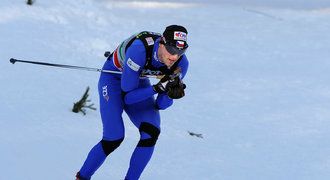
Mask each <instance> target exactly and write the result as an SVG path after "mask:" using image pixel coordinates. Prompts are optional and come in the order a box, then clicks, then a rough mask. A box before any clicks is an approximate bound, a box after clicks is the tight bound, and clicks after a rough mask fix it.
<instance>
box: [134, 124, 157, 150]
mask: <svg viewBox="0 0 330 180" xmlns="http://www.w3.org/2000/svg"><path fill="white" fill-rule="evenodd" d="M139 131H140V134H141V136H142V133H146V134H148V135H149V136H150V138H147V139H141V140H140V141H139V143H138V147H152V146H154V145H155V144H156V142H157V139H158V136H159V134H160V130H159V129H158V128H157V127H155V126H154V125H152V124H150V123H146V122H143V123H141V125H140V127H139Z"/></svg>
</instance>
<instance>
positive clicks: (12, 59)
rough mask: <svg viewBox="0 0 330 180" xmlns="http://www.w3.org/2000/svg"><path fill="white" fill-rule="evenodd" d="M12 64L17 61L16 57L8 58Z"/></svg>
mask: <svg viewBox="0 0 330 180" xmlns="http://www.w3.org/2000/svg"><path fill="white" fill-rule="evenodd" d="M9 61H10V62H11V63H12V64H15V62H16V61H17V59H14V58H10V60H9Z"/></svg>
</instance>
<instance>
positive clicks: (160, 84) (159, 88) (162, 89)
mask: <svg viewBox="0 0 330 180" xmlns="http://www.w3.org/2000/svg"><path fill="white" fill-rule="evenodd" d="M169 79H170V78H169V76H168V75H165V76H164V77H163V78H162V79H161V80H160V81H159V82H158V83H157V84H155V85H153V86H152V88H153V89H154V91H155V92H156V93H163V92H166V88H165V87H166V84H167V83H168V80H169Z"/></svg>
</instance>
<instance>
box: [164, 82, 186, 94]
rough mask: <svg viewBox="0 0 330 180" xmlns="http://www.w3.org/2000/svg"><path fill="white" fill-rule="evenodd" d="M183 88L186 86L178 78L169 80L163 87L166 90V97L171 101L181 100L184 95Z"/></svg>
mask: <svg viewBox="0 0 330 180" xmlns="http://www.w3.org/2000/svg"><path fill="white" fill-rule="evenodd" d="M185 88H186V85H185V84H184V83H183V82H182V80H181V79H180V77H175V78H174V79H170V80H169V81H168V83H167V84H166V86H165V89H166V90H167V95H168V97H170V98H171V99H180V98H182V97H183V96H184V95H185V93H184V89H185Z"/></svg>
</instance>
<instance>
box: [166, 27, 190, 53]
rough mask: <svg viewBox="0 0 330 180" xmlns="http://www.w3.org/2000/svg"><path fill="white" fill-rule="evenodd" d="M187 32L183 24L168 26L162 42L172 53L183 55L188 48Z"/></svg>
mask: <svg viewBox="0 0 330 180" xmlns="http://www.w3.org/2000/svg"><path fill="white" fill-rule="evenodd" d="M187 34H188V31H187V29H186V28H185V27H183V26H180V25H171V26H167V27H166V29H165V31H164V32H163V37H162V40H161V44H163V45H164V46H165V48H166V50H167V51H168V52H169V53H170V54H172V55H178V56H182V55H183V54H184V53H185V52H186V50H187V48H188V44H187Z"/></svg>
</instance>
